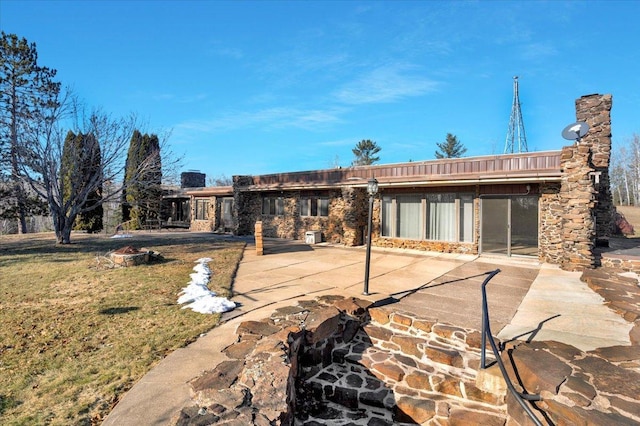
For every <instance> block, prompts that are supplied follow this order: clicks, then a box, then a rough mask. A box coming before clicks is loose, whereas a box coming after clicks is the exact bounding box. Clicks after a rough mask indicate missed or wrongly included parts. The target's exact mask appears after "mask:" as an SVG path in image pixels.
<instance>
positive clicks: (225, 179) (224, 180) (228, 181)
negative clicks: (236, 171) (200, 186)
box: [207, 173, 233, 186]
mask: <svg viewBox="0 0 640 426" xmlns="http://www.w3.org/2000/svg"><path fill="white" fill-rule="evenodd" d="M207 184H208V185H209V186H231V185H233V178H230V177H229V176H227V175H225V174H224V173H223V174H221V175H218V176H214V177H210V178H207Z"/></svg>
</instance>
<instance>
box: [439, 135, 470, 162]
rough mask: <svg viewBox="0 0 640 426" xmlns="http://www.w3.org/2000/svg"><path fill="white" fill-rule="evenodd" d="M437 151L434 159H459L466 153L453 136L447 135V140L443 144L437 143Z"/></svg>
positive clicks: (465, 149)
mask: <svg viewBox="0 0 640 426" xmlns="http://www.w3.org/2000/svg"><path fill="white" fill-rule="evenodd" d="M436 145H438V150H437V151H436V158H438V159H440V158H460V157H462V156H463V155H464V153H465V152H467V148H465V147H464V145H462V143H461V142H460V141H459V140H458V138H457V137H456V136H455V135H452V134H451V133H447V139H446V140H445V141H444V142H440V143H437V144H436Z"/></svg>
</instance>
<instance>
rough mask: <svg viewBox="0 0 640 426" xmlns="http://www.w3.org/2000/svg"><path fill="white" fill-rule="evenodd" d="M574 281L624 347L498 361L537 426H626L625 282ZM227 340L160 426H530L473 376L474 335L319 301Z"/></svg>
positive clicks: (639, 312) (605, 277) (636, 407)
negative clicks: (608, 313)
mask: <svg viewBox="0 0 640 426" xmlns="http://www.w3.org/2000/svg"><path fill="white" fill-rule="evenodd" d="M582 279H583V280H584V281H586V282H587V283H588V284H589V286H590V287H591V288H592V289H593V290H594V291H597V292H599V293H600V294H601V295H602V296H603V298H604V299H605V300H606V303H607V305H608V306H609V307H610V308H611V309H613V310H615V311H616V312H617V313H618V314H619V315H621V316H622V317H624V318H625V319H626V320H627V321H630V322H633V324H634V326H633V328H632V330H631V332H630V340H631V346H615V347H609V348H598V349H596V350H594V351H589V352H587V353H584V352H582V351H580V350H579V349H577V348H575V347H573V346H569V345H566V344H562V343H558V342H532V343H527V342H512V343H509V344H507V345H506V348H505V350H504V351H503V352H502V358H503V361H504V362H505V365H506V366H507V369H508V370H509V374H510V377H511V380H512V382H513V383H514V385H515V386H516V387H518V389H519V390H521V391H523V390H526V392H528V393H533V394H540V395H541V396H542V398H543V400H542V401H540V402H537V403H535V405H536V406H537V411H535V412H536V413H537V415H538V416H539V418H540V420H541V421H542V423H543V424H546V423H547V422H550V423H549V424H584V425H586V424H589V425H602V426H605V425H606V426H608V425H610V424H638V422H640V403H639V402H638V400H637V396H638V395H640V350H639V346H638V345H639V344H640V302H639V300H640V299H639V298H638V297H637V288H638V282H637V279H635V278H629V277H625V276H623V275H621V271H619V270H610V269H604V268H601V269H598V270H587V271H585V272H584V274H583V278H582ZM236 333H237V336H238V337H237V341H236V342H235V343H234V344H232V345H231V346H229V347H227V348H225V350H224V352H225V354H226V355H227V357H228V360H227V361H223V362H222V363H220V364H219V365H217V366H212V367H213V368H212V370H210V371H206V372H205V373H203V374H202V375H201V376H199V377H197V378H195V379H193V380H192V381H191V387H192V391H193V392H192V397H193V399H192V402H193V403H192V405H190V406H188V407H185V408H183V410H182V411H181V412H180V414H179V415H178V416H177V417H176V418H174V419H173V422H172V424H174V425H180V426H183V425H201V424H220V425H237V426H246V425H264V426H266V425H274V424H275V425H294V424H295V425H303V424H304V425H309V426H311V425H326V424H350V425H378V426H391V425H415V424H423V425H426V424H429V425H431V424H450V425H453V424H482V425H502V426H505V425H509V426H525V425H530V424H532V422H531V420H530V419H529V418H528V417H526V415H525V413H524V411H523V410H522V408H521V407H520V406H519V404H518V403H517V402H516V401H515V399H514V397H513V396H512V395H511V394H507V392H506V386H505V384H504V380H503V379H502V376H500V375H499V373H498V374H496V373H495V368H494V367H495V366H494V367H492V368H489V369H486V370H479V364H480V346H481V336H480V332H479V331H477V330H472V329H466V328H462V327H457V326H454V325H451V324H447V323H443V322H440V321H438V320H437V319H429V318H422V317H418V316H416V315H413V314H409V313H406V312H399V311H397V310H396V309H394V307H393V305H389V306H387V307H377V308H373V307H371V306H370V303H369V302H367V301H364V300H360V299H354V298H350V299H344V298H343V297H341V296H324V297H321V298H318V299H316V300H309V301H302V302H300V303H299V304H298V305H297V306H290V307H285V308H281V309H278V310H277V311H276V312H275V313H274V314H273V315H272V316H271V317H270V318H266V319H264V320H262V321H245V322H243V323H241V324H240V326H239V327H238V329H237V331H236ZM489 359H490V357H489ZM516 372H517V373H516Z"/></svg>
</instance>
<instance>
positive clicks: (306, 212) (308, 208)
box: [300, 197, 329, 216]
mask: <svg viewBox="0 0 640 426" xmlns="http://www.w3.org/2000/svg"><path fill="white" fill-rule="evenodd" d="M300 216H329V198H326V197H302V198H300Z"/></svg>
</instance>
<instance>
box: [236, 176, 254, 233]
mask: <svg viewBox="0 0 640 426" xmlns="http://www.w3.org/2000/svg"><path fill="white" fill-rule="evenodd" d="M249 185H253V177H251V176H234V177H233V215H234V216H235V221H234V223H235V230H234V234H235V235H251V233H252V232H253V229H252V228H253V223H252V222H254V221H255V217H254V215H253V211H252V210H253V209H252V206H251V205H250V204H251V198H252V197H251V196H250V194H247V193H246V187H247V186H249Z"/></svg>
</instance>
